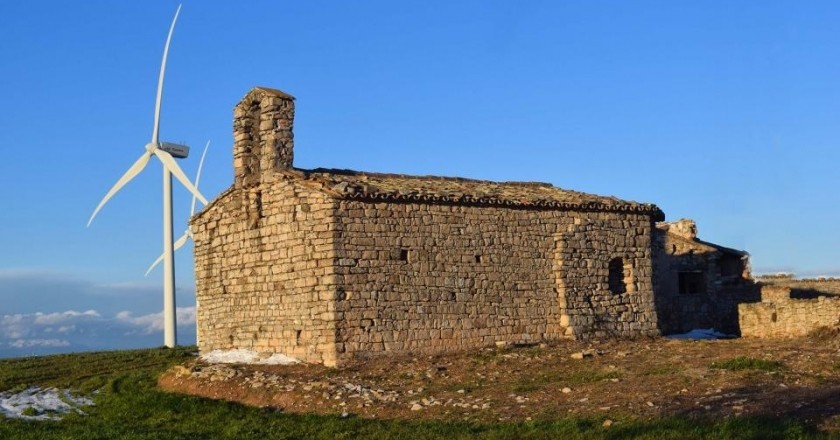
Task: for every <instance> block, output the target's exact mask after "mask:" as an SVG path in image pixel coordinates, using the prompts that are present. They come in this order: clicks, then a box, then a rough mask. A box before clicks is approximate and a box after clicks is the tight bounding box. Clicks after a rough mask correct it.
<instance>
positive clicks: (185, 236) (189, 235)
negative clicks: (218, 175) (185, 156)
mask: <svg viewBox="0 0 840 440" xmlns="http://www.w3.org/2000/svg"><path fill="white" fill-rule="evenodd" d="M208 147H210V141H207V145H205V146H204V152H203V153H201V160H200V161H199V162H198V172H197V173H196V174H195V187H196V188H198V182H199V180H201V167H203V166H204V156H206V155H207V148H208ZM196 200H197V199H196V197H195V195H193V198H192V207H190V217H192V216H193V214H195V202H196ZM191 238H193V235H192V231H191V230H190V227H189V226H187V230H186V231H184V234H183V235H181V237H180V238H179V239H177V240H175V247H174V249H173V250H176V251H177V250H178V249H181V246H183V245H184V244H186V243H187V240H188V239H191ZM164 257H165V254H160V256H159V257H158V258H157V260H155V262H154V263H152V265H151V266H149V269H148V270H147V271H146V275H145V276H148V275H149V273H150V272H151V271H152V269H154V268H155V266H157V265H158V264H160V262H161V261H163V259H164Z"/></svg>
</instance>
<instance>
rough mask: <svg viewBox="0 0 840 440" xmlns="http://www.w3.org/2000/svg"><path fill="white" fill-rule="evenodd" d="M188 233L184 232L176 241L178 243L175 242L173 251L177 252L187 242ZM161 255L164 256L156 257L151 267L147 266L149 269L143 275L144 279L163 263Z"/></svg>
mask: <svg viewBox="0 0 840 440" xmlns="http://www.w3.org/2000/svg"><path fill="white" fill-rule="evenodd" d="M188 233H189V231H187V232H184V235H182V236H181V237H180V238H179V239H178V241H176V242H175V244H174V245H173V249H174V250H176V251H177V250H178V249H180V248H181V246H183V245H184V244H185V243H186V242H187V238H189V237H188ZM163 255H164V254H160V256H159V257H157V260H155V262H154V263H152V265H151V266H149V268H148V269H147V270H146V274H145V275H143V276H146V277H147V276H149V274H150V273H151V272H152V269H154V268H155V267H156V266H157V265H158V264H160V263H161V261H163Z"/></svg>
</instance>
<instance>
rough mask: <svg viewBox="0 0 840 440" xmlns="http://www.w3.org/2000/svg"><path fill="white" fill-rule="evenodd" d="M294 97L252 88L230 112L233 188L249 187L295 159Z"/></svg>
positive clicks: (290, 164)
mask: <svg viewBox="0 0 840 440" xmlns="http://www.w3.org/2000/svg"><path fill="white" fill-rule="evenodd" d="M294 119H295V98H294V97H293V96H291V95H289V94H286V93H283V92H281V91H280V90H276V89H270V88H267V87H255V88H253V89H251V91H250V92H248V94H247V95H245V97H244V98H242V100H241V101H239V104H237V105H236V107H235V108H234V111H233V173H234V185H235V186H236V187H240V188H241V187H252V186H256V185H258V184H259V183H260V181H261V180H262V179H263V178H264V177H265V176H267V175H268V174H270V173H271V172H272V171H274V170H283V169H289V168H291V167H292V160H293V157H294V134H293V132H292V128H293V126H294Z"/></svg>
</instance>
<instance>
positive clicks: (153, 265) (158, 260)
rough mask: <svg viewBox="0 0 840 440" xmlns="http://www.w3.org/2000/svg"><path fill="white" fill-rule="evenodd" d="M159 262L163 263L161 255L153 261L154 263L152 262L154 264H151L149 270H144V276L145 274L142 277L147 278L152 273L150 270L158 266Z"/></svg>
mask: <svg viewBox="0 0 840 440" xmlns="http://www.w3.org/2000/svg"><path fill="white" fill-rule="evenodd" d="M161 261H163V254H160V256H159V257H157V260H155V262H154V263H152V265H151V266H149V269H148V270H146V274H145V275H143V276H144V277H147V276H149V274H150V273H151V272H152V269H154V268H155V266H157V265H158V264H160V262H161Z"/></svg>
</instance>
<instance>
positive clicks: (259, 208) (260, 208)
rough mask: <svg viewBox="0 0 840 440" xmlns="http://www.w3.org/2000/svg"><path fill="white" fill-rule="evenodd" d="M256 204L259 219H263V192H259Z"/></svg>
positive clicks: (255, 199) (255, 200)
mask: <svg viewBox="0 0 840 440" xmlns="http://www.w3.org/2000/svg"><path fill="white" fill-rule="evenodd" d="M254 204H255V205H256V207H257V217H258V218H263V217H264V216H263V203H262V192H261V191H257V194H256V197H255V198H254Z"/></svg>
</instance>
